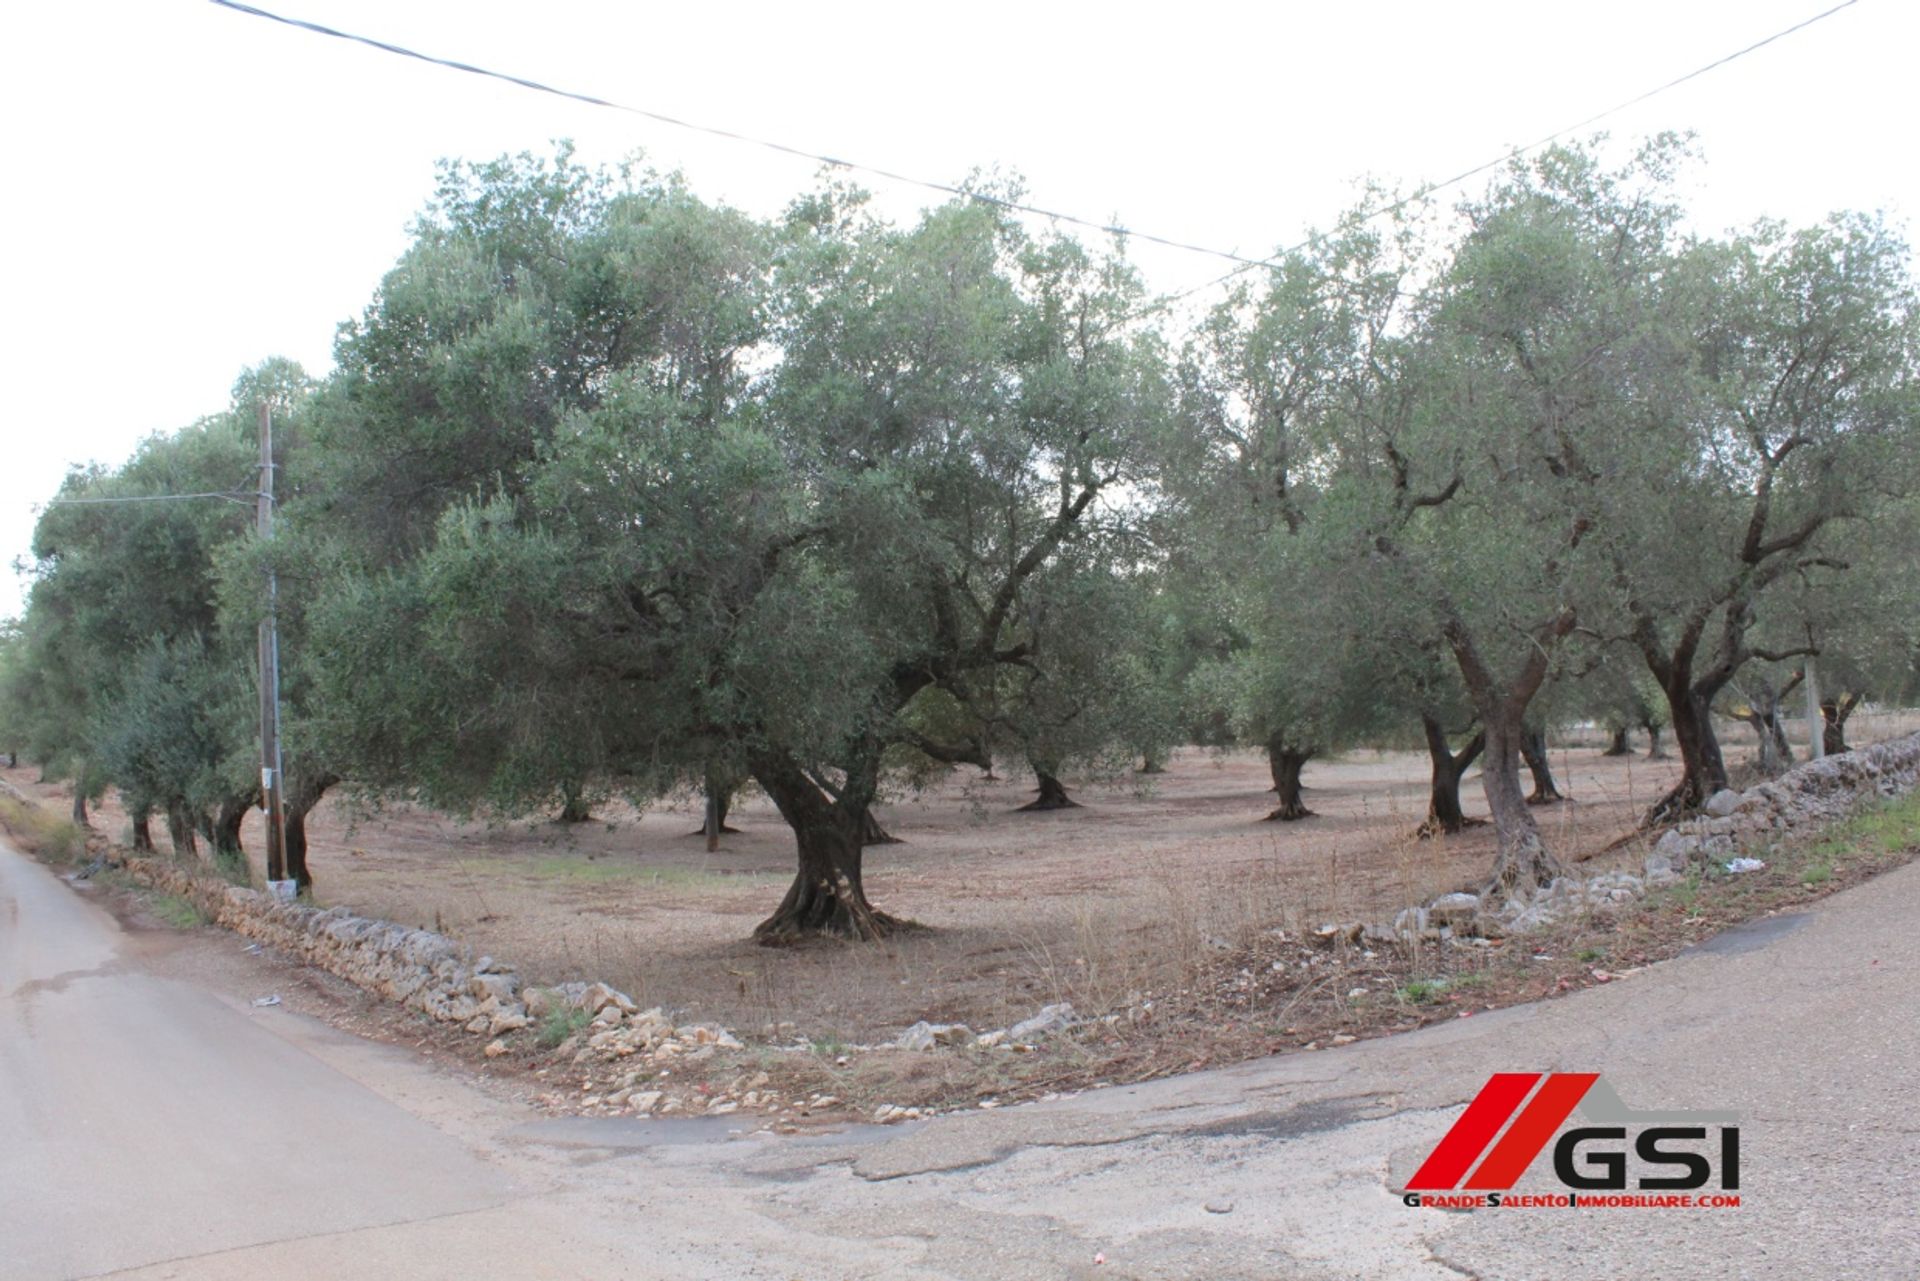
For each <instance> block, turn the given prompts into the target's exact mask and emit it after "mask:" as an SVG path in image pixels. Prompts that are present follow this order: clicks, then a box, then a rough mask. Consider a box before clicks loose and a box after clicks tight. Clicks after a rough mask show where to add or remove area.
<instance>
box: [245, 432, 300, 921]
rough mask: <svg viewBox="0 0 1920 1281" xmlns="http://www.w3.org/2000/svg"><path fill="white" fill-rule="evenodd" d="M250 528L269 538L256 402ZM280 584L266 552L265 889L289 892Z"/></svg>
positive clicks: (264, 450)
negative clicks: (256, 469)
mask: <svg viewBox="0 0 1920 1281" xmlns="http://www.w3.org/2000/svg"><path fill="white" fill-rule="evenodd" d="M254 520H255V530H256V531H257V532H258V534H259V535H260V540H261V542H263V543H265V542H267V541H269V540H271V539H272V537H273V410H272V409H270V408H269V407H268V406H267V404H266V402H265V401H262V402H261V404H260V489H259V493H258V495H257V501H256V506H255V509H254ZM279 596H280V585H279V583H278V581H277V580H276V578H275V576H274V572H273V558H272V555H271V553H270V552H269V553H268V556H267V612H266V616H265V617H263V618H262V619H261V620H260V794H261V795H260V802H261V809H263V810H264V811H265V812H266V816H267V888H268V890H269V891H270V892H271V893H273V894H275V895H277V896H278V895H284V896H286V897H289V898H290V897H292V894H291V893H289V891H290V890H291V891H295V892H297V885H296V884H295V883H294V882H292V881H291V880H290V879H289V877H288V876H287V841H286V831H287V829H286V817H287V815H286V806H285V790H286V789H285V785H284V782H283V780H282V778H281V772H280V628H279V620H278V617H277V614H278V610H279V603H280V601H279Z"/></svg>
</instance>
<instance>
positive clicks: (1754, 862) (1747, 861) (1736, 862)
mask: <svg viewBox="0 0 1920 1281" xmlns="http://www.w3.org/2000/svg"><path fill="white" fill-rule="evenodd" d="M1765 866H1766V864H1765V863H1762V862H1761V861H1760V860H1759V859H1757V858H1730V859H1728V860H1727V870H1728V871H1729V872H1757V871H1759V870H1760V869H1761V868H1763V867H1765Z"/></svg>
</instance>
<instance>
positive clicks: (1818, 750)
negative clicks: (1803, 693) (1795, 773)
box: [1807, 658, 1827, 761]
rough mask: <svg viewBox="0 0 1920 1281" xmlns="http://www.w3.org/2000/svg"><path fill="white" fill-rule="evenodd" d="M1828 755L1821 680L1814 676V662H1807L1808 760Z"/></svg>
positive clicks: (1809, 660)
mask: <svg viewBox="0 0 1920 1281" xmlns="http://www.w3.org/2000/svg"><path fill="white" fill-rule="evenodd" d="M1826 754H1827V719H1826V717H1824V716H1822V715H1821V714H1820V678H1819V677H1817V676H1815V675H1814V674H1813V660H1812V659H1811V658H1809V659H1808V660H1807V759H1808V760H1814V761H1817V760H1820V759H1821V758H1823V757H1824V756H1826Z"/></svg>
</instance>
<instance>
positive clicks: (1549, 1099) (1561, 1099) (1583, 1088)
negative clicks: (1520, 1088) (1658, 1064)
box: [1467, 1072, 1600, 1192]
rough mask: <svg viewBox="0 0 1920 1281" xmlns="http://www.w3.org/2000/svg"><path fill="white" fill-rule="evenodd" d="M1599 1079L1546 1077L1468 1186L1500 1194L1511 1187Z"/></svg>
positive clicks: (1578, 1075) (1564, 1075)
mask: <svg viewBox="0 0 1920 1281" xmlns="http://www.w3.org/2000/svg"><path fill="white" fill-rule="evenodd" d="M1599 1079H1600V1074H1599V1073H1598V1072H1555V1073H1554V1074H1553V1075H1552V1076H1550V1077H1548V1078H1547V1080H1546V1083H1545V1084H1544V1085H1542V1086H1541V1087H1540V1092H1539V1093H1538V1094H1536V1095H1534V1096H1533V1101H1532V1102H1531V1103H1528V1104H1527V1109H1526V1111H1524V1112H1522V1113H1521V1114H1520V1115H1519V1116H1517V1117H1515V1118H1514V1121H1513V1124H1512V1125H1510V1126H1508V1127H1507V1132H1506V1133H1505V1134H1504V1135H1502V1136H1501V1138H1500V1142H1499V1143H1497V1144H1495V1145H1494V1149H1493V1151H1491V1152H1489V1153H1487V1159H1486V1160H1484V1161H1482V1162H1481V1163H1480V1168H1479V1169H1477V1170H1475V1171H1474V1172H1473V1177H1472V1178H1471V1179H1468V1180H1467V1187H1468V1188H1470V1189H1472V1190H1473V1191H1476V1192H1501V1191H1505V1190H1506V1189H1507V1188H1510V1187H1512V1186H1513V1185H1514V1181H1515V1180H1517V1179H1518V1178H1519V1177H1520V1176H1521V1175H1522V1174H1525V1173H1526V1172H1527V1167H1528V1166H1530V1165H1532V1164H1533V1158H1535V1157H1537V1156H1539V1155H1540V1149H1541V1148H1544V1147H1545V1146H1547V1140H1548V1139H1551V1138H1552V1137H1553V1132H1554V1131H1555V1130H1557V1129H1559V1128H1560V1123H1561V1122H1562V1121H1564V1120H1566V1119H1567V1117H1568V1116H1569V1115H1571V1114H1572V1112H1573V1108H1574V1105H1575V1104H1576V1103H1578V1102H1580V1100H1581V1099H1582V1098H1584V1097H1585V1096H1586V1093H1587V1091H1588V1090H1589V1089H1591V1088H1592V1086H1593V1083H1594V1082H1595V1081H1597V1080H1599Z"/></svg>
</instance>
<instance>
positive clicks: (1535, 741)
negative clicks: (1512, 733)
mask: <svg viewBox="0 0 1920 1281" xmlns="http://www.w3.org/2000/svg"><path fill="white" fill-rule="evenodd" d="M1520 756H1521V759H1522V760H1524V761H1526V763H1527V772H1528V773H1530V774H1532V775H1533V793H1532V795H1530V796H1528V797H1527V804H1529V805H1557V804H1559V803H1560V802H1561V801H1564V800H1566V799H1567V798H1566V797H1564V796H1562V795H1561V794H1560V789H1559V788H1557V787H1555V786H1554V785H1553V767H1552V766H1551V765H1550V764H1549V763H1548V761H1547V732H1546V731H1545V730H1542V729H1530V730H1528V731H1526V733H1524V734H1522V735H1521V736H1520Z"/></svg>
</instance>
